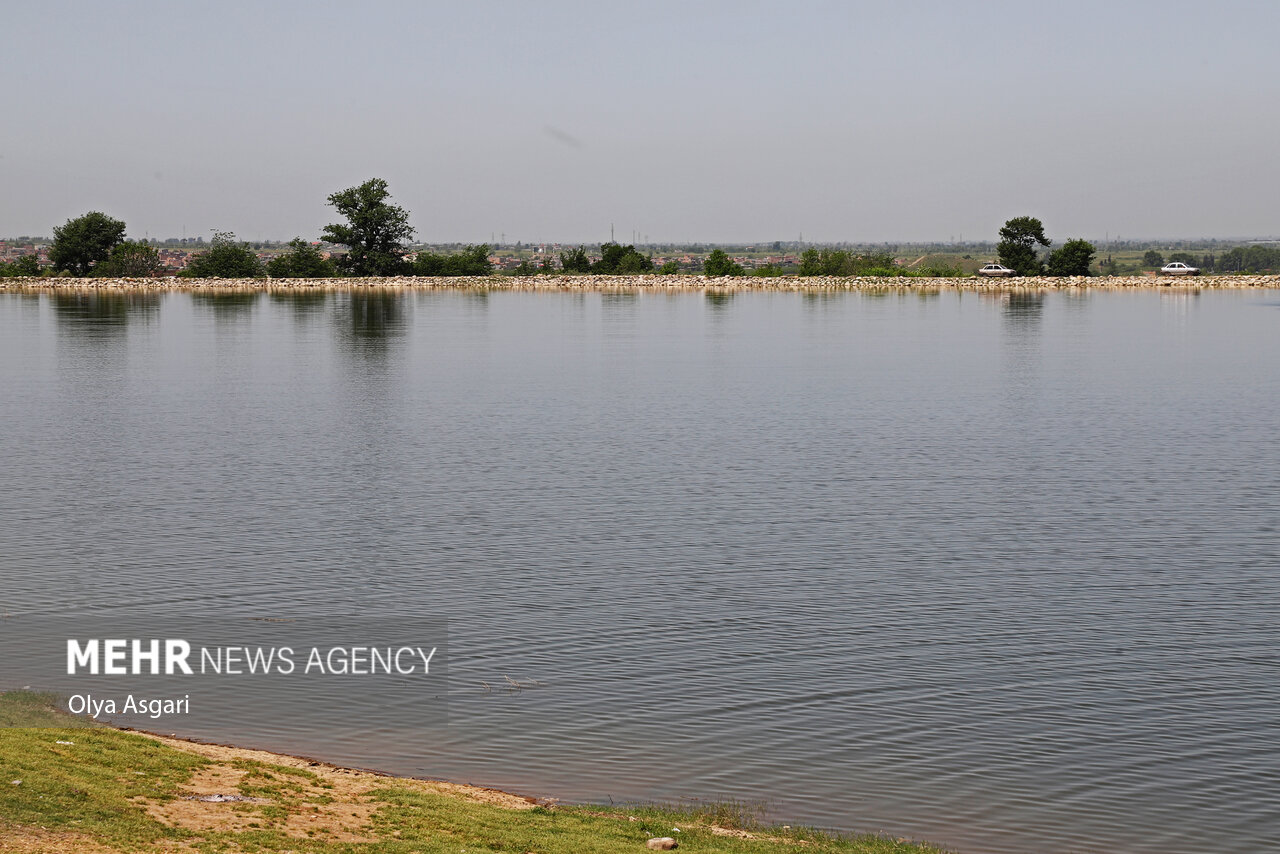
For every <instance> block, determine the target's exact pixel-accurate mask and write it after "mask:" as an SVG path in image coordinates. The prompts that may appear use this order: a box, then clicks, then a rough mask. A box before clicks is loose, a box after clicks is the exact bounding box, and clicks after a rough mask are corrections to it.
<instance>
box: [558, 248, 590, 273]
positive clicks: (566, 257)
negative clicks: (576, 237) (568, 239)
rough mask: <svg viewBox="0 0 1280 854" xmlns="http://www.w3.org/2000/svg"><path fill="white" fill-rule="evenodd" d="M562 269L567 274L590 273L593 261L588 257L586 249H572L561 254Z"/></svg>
mask: <svg viewBox="0 0 1280 854" xmlns="http://www.w3.org/2000/svg"><path fill="white" fill-rule="evenodd" d="M560 268H561V269H562V270H564V272H566V273H590V272H591V259H590V258H589V257H587V250H586V248H585V247H582V246H579V247H578V248H577V249H570V250H568V251H565V252H561V253H560Z"/></svg>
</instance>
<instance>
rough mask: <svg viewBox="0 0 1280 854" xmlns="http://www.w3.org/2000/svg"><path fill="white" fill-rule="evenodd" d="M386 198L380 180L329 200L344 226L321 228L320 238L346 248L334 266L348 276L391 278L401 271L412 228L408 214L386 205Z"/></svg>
mask: <svg viewBox="0 0 1280 854" xmlns="http://www.w3.org/2000/svg"><path fill="white" fill-rule="evenodd" d="M390 197H391V193H390V192H388V190H387V182H386V181H384V180H383V179H381V178H370V179H369V180H368V181H365V182H364V183H363V184H361V185H360V186H358V187H348V188H347V189H345V190H339V191H338V192H336V193H333V194H332V195H330V196H329V204H330V205H332V206H333V207H334V208H335V209H336V210H337V211H338V213H340V214H341V215H342V216H343V217H345V218H346V220H347V222H346V224H345V225H343V224H341V223H338V224H334V225H327V226H325V228H324V232H323V233H322V235H321V236H322V237H323V239H325V240H327V241H329V242H330V243H338V244H341V245H343V246H346V247H347V250H348V251H347V254H346V255H344V256H342V257H341V258H340V259H338V266H339V267H341V268H342V269H343V270H344V271H345V272H347V273H349V274H350V275H352V276H394V275H396V274H398V273H401V272H403V271H404V269H405V263H404V254H405V249H406V246H405V244H406V242H407V241H409V240H410V239H411V238H412V237H413V227H412V226H410V225H409V212H408V211H407V210H405V209H404V208H402V207H400V206H399V205H393V204H391V203H390V202H388V201H387V199H389V198H390Z"/></svg>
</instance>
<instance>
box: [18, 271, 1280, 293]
mask: <svg viewBox="0 0 1280 854" xmlns="http://www.w3.org/2000/svg"><path fill="white" fill-rule="evenodd" d="M367 289H377V290H415V291H438V290H472V291H474V290H482V291H576V292H591V291H598V292H617V291H628V292H635V291H654V292H675V291H713V292H716V293H723V292H731V291H884V290H904V291H941V290H965V291H992V292H1005V291H1062V290H1086V289H1087V290H1132V289H1145V290H1159V289H1181V290H1216V289H1280V276H1195V277H1180V276H1092V277H1085V276H1071V277H1062V278H1054V277H1048V276H1040V277H1027V278H1017V279H982V278H915V277H906V276H901V277H897V276H894V277H880V276H877V277H871V276H868V277H850V278H844V277H833V276H812V277H805V278H798V277H789V276H780V277H776V278H764V277H756V276H730V277H723V278H712V277H708V276H689V275H677V276H659V275H650V276H590V275H582V276H516V277H512V276H485V277H455V278H442V277H419V276H390V277H380V278H362V279H355V278H352V279H184V278H177V277H167V278H150V279H91V278H90V279H71V278H67V279H47V278H13V279H0V293H2V292H5V291H9V292H28V293H31V292H58V291H209V292H245V291H355V290H367Z"/></svg>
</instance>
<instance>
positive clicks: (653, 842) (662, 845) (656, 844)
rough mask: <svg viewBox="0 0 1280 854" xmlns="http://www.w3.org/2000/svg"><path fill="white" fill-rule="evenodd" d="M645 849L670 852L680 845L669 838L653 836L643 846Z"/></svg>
mask: <svg viewBox="0 0 1280 854" xmlns="http://www.w3.org/2000/svg"><path fill="white" fill-rule="evenodd" d="M644 847H645V848H648V849H650V850H653V851H670V850H671V849H673V848H679V847H680V843H679V842H676V841H675V840H674V839H672V838H671V837H670V836H655V837H654V838H653V839H650V840H649V841H648V842H646V843H645V844H644Z"/></svg>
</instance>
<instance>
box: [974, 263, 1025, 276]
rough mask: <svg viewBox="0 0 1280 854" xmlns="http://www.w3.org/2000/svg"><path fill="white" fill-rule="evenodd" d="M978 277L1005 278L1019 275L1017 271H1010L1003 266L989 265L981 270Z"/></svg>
mask: <svg viewBox="0 0 1280 854" xmlns="http://www.w3.org/2000/svg"><path fill="white" fill-rule="evenodd" d="M978 275H979V276H999V277H1004V276H1016V275H1018V274H1017V272H1016V271H1014V270H1010V269H1009V268H1008V267H1005V266H1003V265H1001V264H988V265H987V266H985V267H983V268H982V269H981V270H979V271H978Z"/></svg>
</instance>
